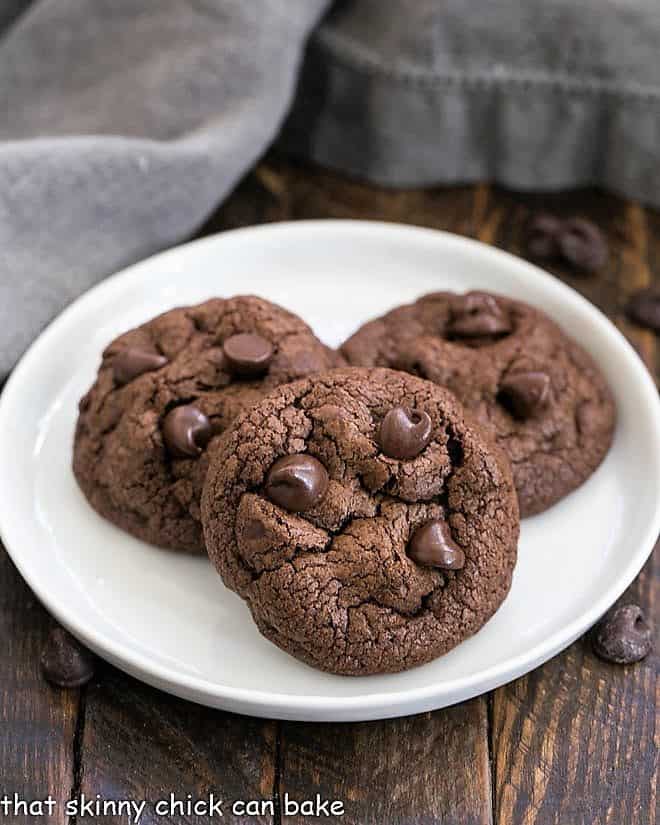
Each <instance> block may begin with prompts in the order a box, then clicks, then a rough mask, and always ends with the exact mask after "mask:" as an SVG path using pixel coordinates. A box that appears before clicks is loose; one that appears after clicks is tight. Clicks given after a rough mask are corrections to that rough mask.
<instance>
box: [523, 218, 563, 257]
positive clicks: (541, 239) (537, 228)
mask: <svg viewBox="0 0 660 825" xmlns="http://www.w3.org/2000/svg"><path fill="white" fill-rule="evenodd" d="M561 227H562V222H561V220H560V219H559V218H556V217H555V216H554V215H549V214H548V213H547V212H540V213H539V214H538V215H535V216H534V217H533V218H532V220H531V221H530V222H529V226H528V229H527V252H528V253H529V254H530V255H531V256H532V257H533V258H540V259H548V258H555V257H556V256H557V255H559V244H558V242H557V239H558V236H559V231H560V229H561Z"/></svg>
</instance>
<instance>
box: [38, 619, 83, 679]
mask: <svg viewBox="0 0 660 825" xmlns="http://www.w3.org/2000/svg"><path fill="white" fill-rule="evenodd" d="M41 670H42V672H43V674H44V677H45V678H46V679H47V680H48V681H49V682H50V683H51V684H53V685H56V686H57V687H62V688H77V687H82V685H86V684H87V682H89V681H90V679H91V678H92V677H93V676H94V655H93V654H92V653H90V651H89V650H87V648H85V647H83V646H82V645H81V644H80V642H79V641H78V640H77V639H74V637H73V636H72V635H71V634H70V633H67V632H66V630H64V629H63V628H61V627H56V628H54V629H53V630H51V632H50V634H49V636H48V639H47V640H46V644H45V646H44V650H43V653H42V655H41Z"/></svg>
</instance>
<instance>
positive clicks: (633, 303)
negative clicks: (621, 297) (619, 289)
mask: <svg viewBox="0 0 660 825" xmlns="http://www.w3.org/2000/svg"><path fill="white" fill-rule="evenodd" d="M626 315H627V316H628V318H630V320H631V321H634V322H635V323H636V324H639V325H640V326H642V327H648V329H652V330H653V331H654V332H658V333H660V289H658V288H657V287H646V289H640V290H639V291H638V292H635V294H634V295H632V296H631V298H630V300H629V301H628V304H627V305H626Z"/></svg>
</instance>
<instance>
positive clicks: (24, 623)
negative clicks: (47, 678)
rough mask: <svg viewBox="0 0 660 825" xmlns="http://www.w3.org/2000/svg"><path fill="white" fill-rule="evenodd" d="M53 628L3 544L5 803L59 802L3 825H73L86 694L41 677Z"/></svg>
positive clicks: (0, 699) (0, 679)
mask: <svg viewBox="0 0 660 825" xmlns="http://www.w3.org/2000/svg"><path fill="white" fill-rule="evenodd" d="M51 625H52V621H51V619H50V617H49V616H48V614H47V613H46V611H45V610H43V608H42V607H41V606H40V605H39V603H38V602H37V601H36V599H35V598H34V596H33V595H32V593H31V592H30V591H29V589H28V588H27V586H26V585H25V584H24V582H23V580H22V579H21V577H20V576H19V574H18V573H17V571H16V569H15V568H14V565H13V564H12V563H11V561H10V559H9V556H8V555H7V554H6V552H5V550H4V548H3V547H2V545H0V644H1V645H2V655H3V662H2V668H0V799H1V798H2V797H3V796H4V795H5V794H7V795H8V796H9V797H10V798H12V799H13V796H14V794H18V795H19V797H20V798H21V799H23V800H27V801H33V800H44V799H46V797H47V796H48V794H51V795H52V796H53V798H54V799H55V800H56V801H57V807H56V808H54V810H53V813H52V815H49V816H44V817H40V818H38V819H37V818H36V817H35V818H34V819H31V818H30V817H21V818H19V817H17V818H16V819H14V818H12V817H11V816H8V817H7V818H6V819H4V818H3V813H2V809H0V821H7V822H28V821H35V822H43V823H53V825H64V823H66V821H67V819H66V817H65V815H64V803H65V801H66V800H67V799H68V797H69V793H70V792H71V789H72V787H73V785H74V739H75V732H76V721H77V718H78V704H79V696H80V693H79V691H62V690H58V689H56V688H51V687H50V686H49V685H48V684H46V682H44V680H43V678H42V676H41V672H40V664H39V662H40V657H41V650H42V647H43V644H44V641H45V639H46V637H47V635H48V631H49V629H50V627H51ZM34 813H35V814H36V813H38V812H37V811H35V812H34Z"/></svg>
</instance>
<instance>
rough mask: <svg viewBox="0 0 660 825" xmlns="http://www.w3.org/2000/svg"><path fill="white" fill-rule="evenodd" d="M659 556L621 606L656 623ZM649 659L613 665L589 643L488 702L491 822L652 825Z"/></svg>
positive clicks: (655, 660) (653, 662)
mask: <svg viewBox="0 0 660 825" xmlns="http://www.w3.org/2000/svg"><path fill="white" fill-rule="evenodd" d="M659 567H660V565H659V564H658V551H657V550H656V554H655V558H654V559H653V560H652V561H650V562H649V563H648V565H647V567H646V569H645V571H644V573H643V574H642V576H641V577H640V579H639V580H638V581H637V582H636V583H635V585H634V587H633V588H631V591H630V592H629V593H628V594H627V596H626V600H632V601H637V602H640V603H643V604H645V605H646V606H647V609H648V610H649V612H650V613H651V615H654V616H656V617H657V614H658V608H657V605H658V590H659V587H658V581H659V580H660V569H659ZM659 665H660V659H659V657H658V656H657V654H655V655H652V656H649V657H648V658H647V659H646V660H645V661H644V662H642V663H640V664H638V665H635V666H631V667H625V668H623V667H620V666H617V665H609V664H607V663H605V662H601V661H600V660H599V659H598V658H597V657H596V656H594V654H593V653H592V652H591V649H590V645H589V642H588V640H587V639H582V640H580V641H579V642H577V643H576V644H574V645H572V646H571V647H570V648H569V650H568V651H566V652H565V653H563V654H562V655H560V656H557V657H556V658H554V659H552V660H551V661H550V662H548V663H547V664H546V665H544V666H543V667H541V668H539V669H538V670H535V671H533V672H532V673H530V674H529V675H528V676H526V677H524V678H523V679H519V680H518V681H516V682H514V683H512V684H511V685H507V686H506V687H503V688H500V689H499V690H497V691H496V692H495V695H494V699H493V720H492V721H493V730H492V739H493V743H494V783H495V802H496V811H497V821H498V822H502V823H511V825H532V823H533V825H567V824H568V823H570V825H622V823H640V825H642V823H644V824H646V823H648V825H652V823H653V822H654V821H655V817H656V812H657V798H656V786H655V783H656V781H657V774H658V751H657V742H656V741H655V739H654V737H655V736H656V730H655V727H656V697H657V693H658V667H659Z"/></svg>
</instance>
